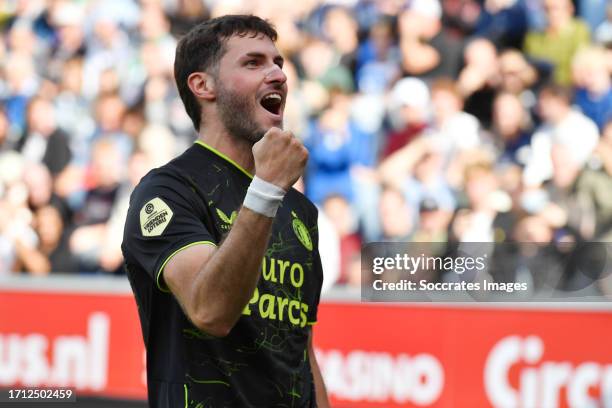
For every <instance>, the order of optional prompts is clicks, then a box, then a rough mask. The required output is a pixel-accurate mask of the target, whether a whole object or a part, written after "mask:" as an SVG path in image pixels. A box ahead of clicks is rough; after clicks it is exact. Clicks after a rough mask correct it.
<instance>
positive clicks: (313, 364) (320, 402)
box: [308, 329, 330, 408]
mask: <svg viewBox="0 0 612 408" xmlns="http://www.w3.org/2000/svg"><path fill="white" fill-rule="evenodd" d="M308 361H310V370H311V371H312V379H313V381H314V386H315V393H316V396H317V408H329V407H330V405H329V399H328V397H327V390H326V389H325V382H324V381H323V376H322V375H321V369H320V368H319V364H318V363H317V357H316V355H315V352H314V348H313V347H312V329H311V330H310V335H309V336H308Z"/></svg>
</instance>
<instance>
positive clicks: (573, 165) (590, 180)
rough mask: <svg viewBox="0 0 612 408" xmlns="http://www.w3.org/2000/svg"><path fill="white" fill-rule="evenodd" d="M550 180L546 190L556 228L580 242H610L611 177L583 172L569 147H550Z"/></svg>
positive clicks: (604, 174) (580, 164)
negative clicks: (563, 230)
mask: <svg viewBox="0 0 612 408" xmlns="http://www.w3.org/2000/svg"><path fill="white" fill-rule="evenodd" d="M551 157H552V164H553V177H552V179H551V182H550V183H547V185H546V188H547V191H548V194H549V196H550V201H551V203H550V204H549V205H548V206H547V208H546V211H548V212H549V213H550V212H551V208H553V207H556V208H555V210H556V211H557V212H558V213H559V215H558V216H557V217H556V218H555V221H556V224H555V225H554V226H555V227H556V228H559V229H560V228H564V229H566V230H568V233H571V234H574V235H575V236H576V237H578V239H581V240H592V241H598V242H609V241H610V239H612V177H611V176H610V175H609V174H608V173H607V172H605V171H593V170H591V169H588V168H585V166H584V161H583V158H582V157H581V154H580V152H576V151H575V150H573V149H572V147H571V146H567V145H563V144H558V145H553V147H552V150H551Z"/></svg>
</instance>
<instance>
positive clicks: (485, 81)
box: [457, 38, 501, 129]
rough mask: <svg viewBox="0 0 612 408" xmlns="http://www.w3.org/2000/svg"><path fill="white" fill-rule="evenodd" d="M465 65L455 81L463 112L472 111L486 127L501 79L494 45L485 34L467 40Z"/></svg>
mask: <svg viewBox="0 0 612 408" xmlns="http://www.w3.org/2000/svg"><path fill="white" fill-rule="evenodd" d="M463 56H464V61H465V66H464V67H463V69H462V70H461V72H460V73H459V78H458V79H457V85H458V88H459V91H460V92H461V95H462V97H463V99H464V100H465V103H464V110H465V112H467V113H469V114H472V115H474V116H475V117H476V118H477V119H478V120H479V121H480V123H481V125H482V126H483V127H485V128H486V129H489V128H490V127H491V121H492V114H493V113H492V106H493V98H494V97H495V93H496V90H497V88H498V86H499V82H500V79H501V78H500V74H499V72H500V68H499V60H498V57H497V50H496V49H495V45H494V44H493V43H492V42H491V41H489V40H488V39H485V38H476V39H474V40H472V41H470V42H469V43H468V44H467V45H466V47H465V50H464V53H463Z"/></svg>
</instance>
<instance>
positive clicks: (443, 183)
mask: <svg viewBox="0 0 612 408" xmlns="http://www.w3.org/2000/svg"><path fill="white" fill-rule="evenodd" d="M445 169H446V167H445V161H444V151H443V147H442V146H440V143H439V141H438V140H436V139H435V138H431V137H427V136H422V137H420V138H418V139H416V140H415V141H413V142H412V143H410V144H408V145H407V146H405V147H404V148H402V149H400V150H398V151H397V152H396V153H394V154H392V155H391V156H389V158H387V159H386V160H385V161H383V162H382V163H381V165H380V168H379V171H380V177H381V180H382V182H383V183H384V184H386V185H388V186H391V187H394V188H395V189H398V190H399V191H402V192H403V193H404V196H405V197H406V200H407V202H408V203H409V204H410V206H409V207H410V214H412V215H413V216H414V217H415V219H414V224H416V223H417V222H418V219H417V218H416V215H418V209H419V204H420V203H421V201H422V200H424V199H425V198H428V199H431V200H434V201H436V203H437V205H438V206H439V207H440V208H442V209H444V210H446V211H450V212H452V211H453V210H454V209H455V205H456V202H455V197H454V194H453V191H452V189H451V187H450V185H449V183H448V180H447V179H446V177H445Z"/></svg>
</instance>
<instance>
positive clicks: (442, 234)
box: [412, 197, 453, 249]
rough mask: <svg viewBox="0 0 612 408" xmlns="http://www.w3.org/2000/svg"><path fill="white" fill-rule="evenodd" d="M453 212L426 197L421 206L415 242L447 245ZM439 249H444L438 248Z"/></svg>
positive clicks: (414, 236) (413, 237)
mask: <svg viewBox="0 0 612 408" xmlns="http://www.w3.org/2000/svg"><path fill="white" fill-rule="evenodd" d="M452 215H453V212H452V211H449V210H448V209H446V210H445V209H443V208H441V207H440V206H439V205H438V203H437V201H436V200H434V199H432V198H429V197H425V198H423V200H421V203H420V204H419V223H418V226H417V228H416V230H415V231H414V234H413V236H412V241H414V242H431V243H446V242H448V228H449V223H450V221H451V218H452ZM438 248H439V249H442V247H440V246H438Z"/></svg>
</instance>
